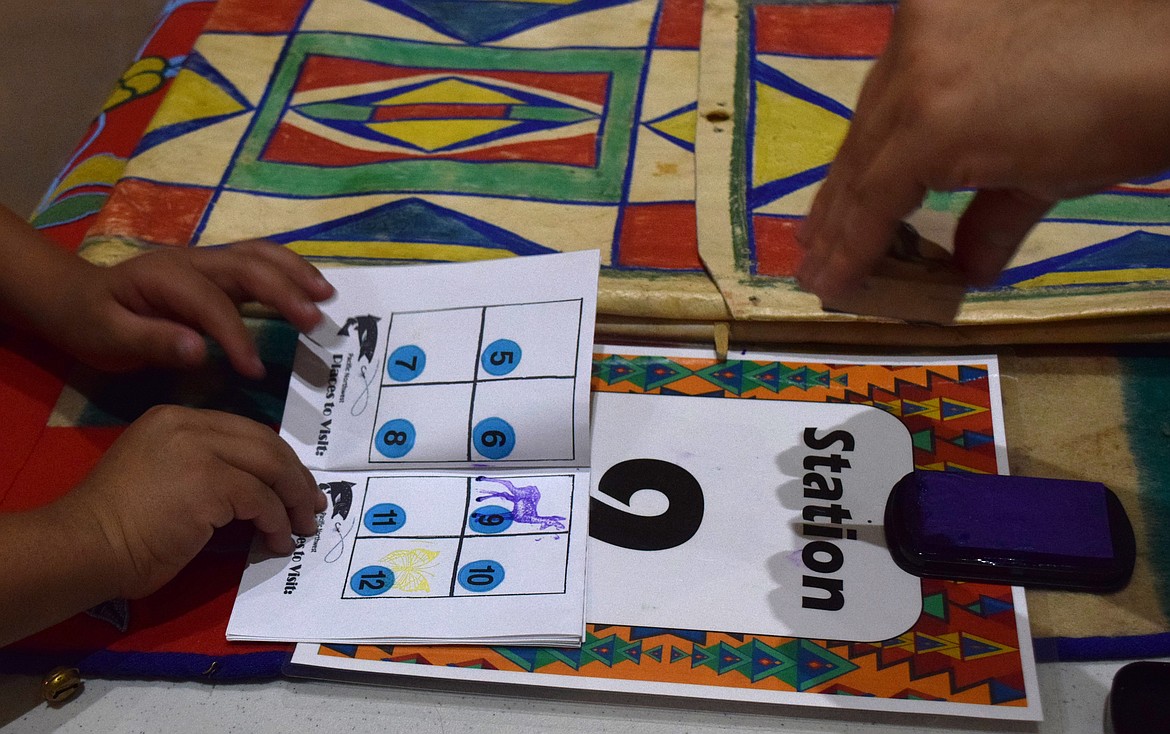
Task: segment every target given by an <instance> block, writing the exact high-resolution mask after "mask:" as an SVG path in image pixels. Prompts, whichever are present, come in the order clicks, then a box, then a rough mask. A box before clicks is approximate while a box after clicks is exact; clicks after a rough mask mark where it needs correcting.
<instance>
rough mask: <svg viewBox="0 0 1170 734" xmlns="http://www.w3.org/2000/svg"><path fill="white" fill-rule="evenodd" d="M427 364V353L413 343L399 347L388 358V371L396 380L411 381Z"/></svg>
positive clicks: (391, 377) (392, 378)
mask: <svg viewBox="0 0 1170 734" xmlns="http://www.w3.org/2000/svg"><path fill="white" fill-rule="evenodd" d="M426 366H427V353H426V352H424V351H423V350H422V349H420V348H419V347H416V346H415V345H413V344H407V345H406V346H403V347H398V348H397V349H395V350H394V351H393V352H391V353H390V359H388V360H386V373H387V374H389V375H390V379H391V380H394V381H395V382H410V381H411V380H413V379H414V378H416V377H418V376H419V375H421V374H422V371H423V368H424V367H426Z"/></svg>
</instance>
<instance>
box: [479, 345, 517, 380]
mask: <svg viewBox="0 0 1170 734" xmlns="http://www.w3.org/2000/svg"><path fill="white" fill-rule="evenodd" d="M520 357H521V351H520V345H519V344H517V343H516V342H514V341H512V340H511V339H496V340H495V341H494V342H492V343H491V344H488V345H487V349H484V350H483V356H481V357H480V358H479V363H480V364H481V365H483V370H484V372H487V373H488V374H489V375H495V376H496V377H501V376H503V375H506V374H508V373H509V372H511V371H512V370H514V369H516V367H518V366H519V365H520Z"/></svg>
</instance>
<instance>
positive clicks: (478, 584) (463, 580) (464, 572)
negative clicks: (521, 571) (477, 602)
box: [459, 560, 504, 594]
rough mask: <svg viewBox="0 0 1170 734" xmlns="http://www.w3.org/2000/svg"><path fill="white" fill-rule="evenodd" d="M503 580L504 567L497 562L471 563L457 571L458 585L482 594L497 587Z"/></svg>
mask: <svg viewBox="0 0 1170 734" xmlns="http://www.w3.org/2000/svg"><path fill="white" fill-rule="evenodd" d="M503 580H504V567H503V566H502V565H501V564H500V562H499V561H489V560H484V561H472V562H471V563H467V564H464V566H463V568H461V569H459V585H460V586H462V587H463V588H464V589H467V590H468V591H473V592H476V593H480V594H482V593H483V592H485V591H491V590H492V589H494V588H496V587H497V586H499V585H500V584H501V583H502V582H503Z"/></svg>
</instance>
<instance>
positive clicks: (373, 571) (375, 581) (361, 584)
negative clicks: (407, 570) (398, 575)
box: [349, 566, 394, 596]
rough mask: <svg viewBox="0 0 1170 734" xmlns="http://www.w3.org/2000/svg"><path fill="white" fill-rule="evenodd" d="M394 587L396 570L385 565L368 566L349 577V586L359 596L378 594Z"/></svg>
mask: <svg viewBox="0 0 1170 734" xmlns="http://www.w3.org/2000/svg"><path fill="white" fill-rule="evenodd" d="M393 587H394V572H393V571H391V570H390V569H388V568H386V567H385V566H366V567H365V568H363V569H361V570H360V571H358V572H357V573H355V574H354V575H353V576H350V577H349V588H351V589H353V593H355V594H357V595H358V596H378V595H379V594H385V593H386V592H387V591H390V589H392V588H393Z"/></svg>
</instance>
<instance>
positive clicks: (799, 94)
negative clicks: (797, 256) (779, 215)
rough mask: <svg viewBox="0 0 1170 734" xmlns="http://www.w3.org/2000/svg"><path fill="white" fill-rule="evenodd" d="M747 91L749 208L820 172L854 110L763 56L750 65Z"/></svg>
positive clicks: (811, 180) (798, 186) (810, 180)
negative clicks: (749, 94) (778, 68)
mask: <svg viewBox="0 0 1170 734" xmlns="http://www.w3.org/2000/svg"><path fill="white" fill-rule="evenodd" d="M752 95H753V104H752V105H751V108H750V109H751V110H752V113H753V114H752V119H751V125H752V128H751V130H750V131H749V132H748V136H749V140H750V143H751V149H752V152H751V162H752V171H751V189H750V192H749V194H748V205H749V207H750V208H753V209H754V208H756V207H759V206H763V205H764V204H767V203H768V202H770V201H773V200H774V199H777V198H779V197H781V196H783V195H785V194H788V193H791V192H793V191H795V190H797V189H802V188H804V187H805V186H808V185H809V184H812V183H814V182H816V181H819V180H820V179H822V178H824V176H825V174H826V173H827V172H828V170H829V162H830V161H831V160H832V159H833V156H834V155H835V154H836V152H837V148H838V147H839V146H840V144H841V141H842V140H843V139H844V137H845V131H846V130H847V129H848V127H849V120H850V119H851V118H852V116H853V113H852V111H851V110H850V109H849V108H847V107H845V106H844V105H842V104H841V103H840V102H837V101H836V100H834V99H832V98H830V97H828V96H826V95H824V94H821V93H820V92H817V91H815V90H813V89H810V88H809V87H807V86H805V85H803V84H800V83H799V82H797V81H795V80H794V79H792V78H790V77H788V76H786V75H784V74H781V73H780V72H778V71H776V70H775V69H773V68H772V67H770V66H768V65H767V64H764V63H762V62H756V63H754V64H753V65H752ZM778 130H782V131H784V135H778V134H777V131H778Z"/></svg>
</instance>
